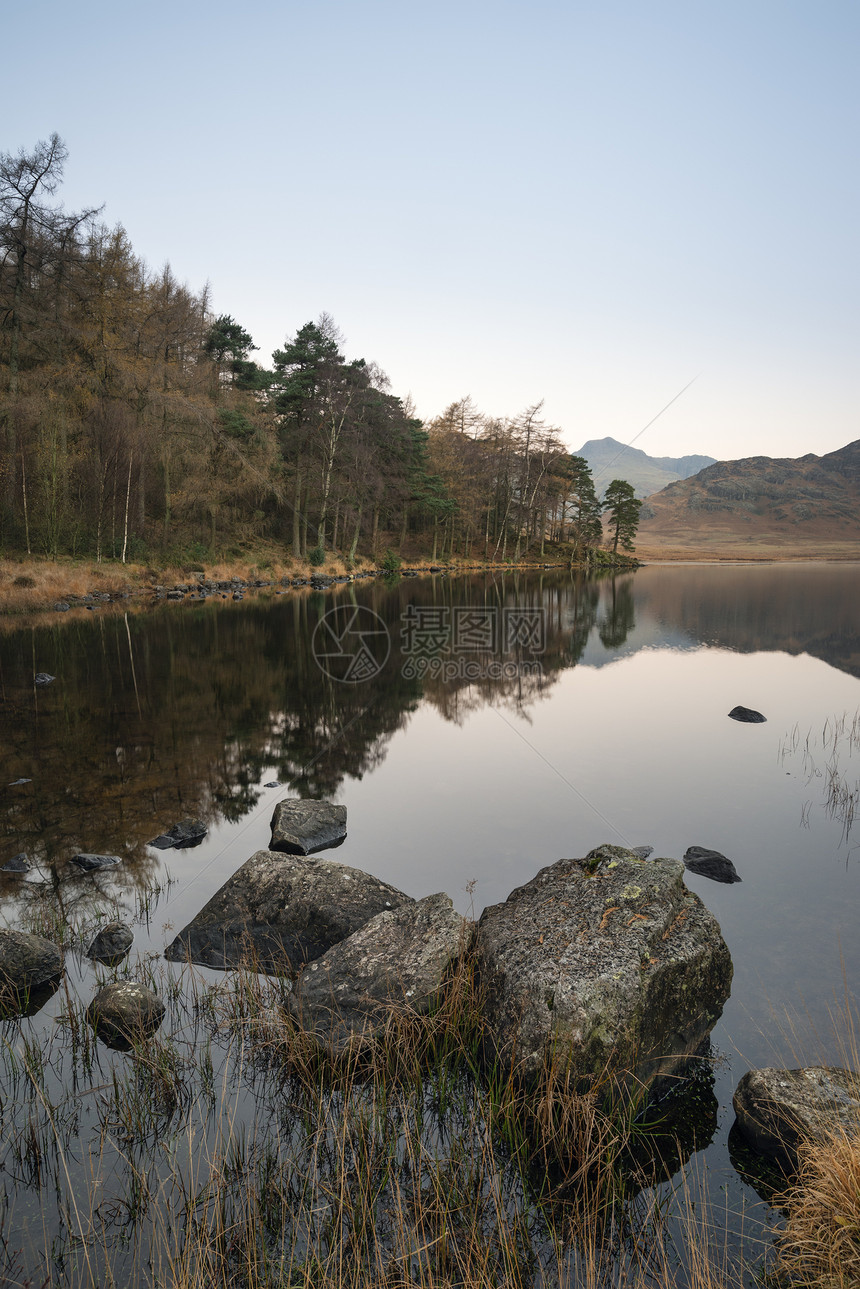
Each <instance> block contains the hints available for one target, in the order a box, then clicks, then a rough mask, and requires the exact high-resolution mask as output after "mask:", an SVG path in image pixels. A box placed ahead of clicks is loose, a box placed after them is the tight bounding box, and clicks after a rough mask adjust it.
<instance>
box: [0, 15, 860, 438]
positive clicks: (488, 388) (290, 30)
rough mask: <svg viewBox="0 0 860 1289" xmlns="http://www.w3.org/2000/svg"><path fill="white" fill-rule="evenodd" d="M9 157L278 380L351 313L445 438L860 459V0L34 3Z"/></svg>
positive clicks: (13, 66)
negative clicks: (511, 422)
mask: <svg viewBox="0 0 860 1289" xmlns="http://www.w3.org/2000/svg"><path fill="white" fill-rule="evenodd" d="M2 31H3V37H4V46H5V50H6V56H5V58H4V76H3V80H4V85H3V100H4V104H5V108H4V111H3V127H2V132H0V149H2V150H5V151H17V149H18V148H19V147H20V146H31V145H32V144H33V143H34V142H35V141H36V139H38V138H44V137H46V136H47V135H48V134H50V133H51V131H52V130H56V131H58V133H59V134H61V135H62V136H63V138H64V139H65V140H66V142H67V144H68V147H69V151H70V159H69V164H68V167H67V176H66V183H65V185H64V189H63V192H64V196H65V200H66V203H67V204H68V205H69V206H72V207H74V206H79V205H85V204H94V203H98V202H105V204H106V209H105V218H106V220H107V221H108V222H110V223H116V222H121V223H122V224H124V225H125V227H126V229H127V230H128V233H129V235H130V237H131V240H132V243H133V245H134V247H135V249H136V250H137V251H138V253H139V254H141V255H143V256H144V258H145V259H146V260H147V261H148V262H149V263H150V264H151V265H152V266H153V267H159V266H160V265H161V264H162V263H163V262H164V261H165V260H169V261H170V263H171V264H172V266H173V269H174V271H175V273H176V274H177V276H178V277H179V278H180V279H182V280H184V281H187V282H188V283H189V285H191V286H192V287H200V286H202V285H203V283H204V282H206V281H207V280H208V281H209V282H210V283H211V287H212V298H213V304H214V307H215V309H216V311H218V312H225V313H231V314H233V315H234V317H236V318H238V319H239V320H240V321H241V322H242V323H243V324H244V325H245V326H246V327H247V328H248V329H249V330H250V331H251V333H252V334H253V336H254V338H255V340H256V342H257V344H258V345H259V346H260V354H259V355H257V356H258V357H259V358H260V359H261V360H262V361H264V362H268V360H269V357H270V355H271V351H272V349H273V348H275V347H277V346H280V345H281V344H282V343H283V341H284V338H285V337H286V336H287V335H288V334H292V333H293V332H295V331H296V330H297V328H298V327H299V326H301V325H302V323H304V322H306V321H307V320H308V319H310V318H315V317H317V316H318V315H319V314H320V313H321V312H322V311H324V310H325V311H327V312H329V313H330V314H332V315H333V317H334V318H335V320H336V322H337V323H338V325H339V326H340V327H341V329H342V331H343V332H344V334H345V336H346V339H347V352H348V354H349V356H350V357H358V356H363V357H366V358H373V359H376V361H378V362H379V363H380V364H381V365H382V366H383V367H384V368H385V369H386V370H387V371H388V373H389V375H390V376H391V379H392V382H393V387H394V390H395V392H397V393H399V394H401V395H406V394H407V393H410V392H411V394H412V396H413V398H414V399H415V402H416V405H417V409H418V412H419V414H420V415H422V416H424V417H425V418H426V417H430V416H432V415H434V414H435V413H437V412H439V411H441V409H442V408H443V406H444V405H445V404H446V403H447V402H450V401H452V400H453V399H456V398H459V397H461V396H462V395H464V394H469V393H470V394H471V395H472V396H473V398H474V399H475V401H476V402H477V404H478V405H479V406H480V407H481V408H482V409H484V410H486V411H488V412H493V413H496V414H499V415H502V414H514V413H516V412H517V411H518V410H520V409H521V408H522V407H524V406H525V405H527V404H529V403H532V402H535V401H537V400H538V399H540V398H544V399H545V400H546V401H545V410H546V415H547V418H548V419H549V420H550V421H552V422H554V423H555V424H557V425H559V426H560V427H561V428H562V430H563V432H564V434H565V438H566V440H567V441H568V443H569V444H570V446H571V447H574V448H575V447H578V446H579V445H580V444H581V443H582V442H583V441H584V440H585V439H587V438H599V437H602V436H604V435H607V434H611V435H613V436H614V437H616V438H619V439H621V440H624V441H629V440H631V439H632V438H633V437H634V436H635V435H636V434H637V433H638V431H639V430H640V429H641V428H642V426H643V425H644V424H645V423H646V422H647V421H648V420H649V419H650V418H651V417H652V416H653V415H654V414H655V413H656V412H657V411H659V409H660V408H661V407H662V406H663V405H664V404H665V403H667V402H668V401H669V400H670V399H671V398H672V397H673V395H675V394H676V393H677V392H678V391H679V390H680V389H681V388H682V386H684V385H685V384H686V383H687V382H688V381H689V380H690V379H691V378H692V377H694V376H698V379H697V380H696V383H695V384H694V385H693V386H692V388H691V389H690V390H689V391H688V392H687V393H685V394H684V396H683V397H682V398H681V399H679V400H678V402H677V403H675V404H674V406H673V407H672V408H671V409H670V410H669V411H668V412H667V413H666V415H665V416H664V417H662V418H661V420H660V421H659V422H658V423H657V424H656V425H654V426H653V427H652V428H651V429H649V430H648V431H647V432H646V434H644V435H643V436H642V437H641V438H640V439H638V440H637V446H638V447H641V448H644V449H645V450H646V451H648V452H651V453H653V454H656V455H661V454H672V455H675V454H680V453H685V452H707V453H710V454H711V455H713V456H717V457H722V458H726V457H736V456H746V455H751V454H756V453H766V454H768V455H774V456H797V455H800V454H802V453H805V452H808V451H814V452H826V451H832V450H833V449H835V448H837V447H840V446H842V445H843V444H845V443H847V442H849V441H851V440H853V439H856V438H860V418H858V407H860V397H858V396H860V373H858V340H860V310H858V277H860V274H858V246H857V239H858V229H860V210H858V206H860V202H858V189H860V169H858V156H857V152H858V138H860V131H858V124H860V120H858V118H860V111H858V104H860V89H859V88H858V84H860V78H858V71H857V69H858V66H860V5H858V4H857V3H856V0H844V2H841V3H835V2H833V0H819V3H817V4H813V3H811V0H808V2H806V3H796V2H795V0H722V2H721V3H719V4H716V3H711V4H705V3H701V2H699V0H683V2H681V0H677V2H669V0H647V2H646V0H640V2H639V3H634V0H589V2H587V3H578V2H577V0H570V2H569V3H557V2H552V0H536V2H535V3H531V4H528V5H526V4H525V3H522V2H520V0H517V2H516V3H504V2H503V0H493V3H487V2H485V0H461V3H458V4H454V3H451V2H450V0H437V2H436V3H434V4H432V5H430V4H422V5H418V4H414V3H411V2H410V0H400V3H392V2H391V0H371V2H368V0H361V2H355V3H348V2H346V0H342V2H337V0H316V2H315V3H313V4H309V3H303V4H298V3H295V0H284V2H283V3H280V4H270V3H263V0H246V3H245V4H244V5H243V6H241V7H240V6H238V5H232V4H231V5H228V4H225V3H223V2H222V0H209V2H207V3H206V4H203V3H196V2H193V3H192V2H188V0H176V2H175V3H172V4H167V3H164V2H163V0H153V2H152V3H150V4H148V5H145V6H140V5H135V6H131V5H124V4H121V3H120V4H118V3H117V2H116V0H110V3H107V2H106V0H80V2H79V3H78V4H77V5H74V6H70V5H67V4H59V3H56V2H55V0H28V3H27V4H26V5H22V6H19V7H17V9H16V11H15V12H14V13H9V12H7V14H6V16H5V17H4V20H3V27H2Z"/></svg>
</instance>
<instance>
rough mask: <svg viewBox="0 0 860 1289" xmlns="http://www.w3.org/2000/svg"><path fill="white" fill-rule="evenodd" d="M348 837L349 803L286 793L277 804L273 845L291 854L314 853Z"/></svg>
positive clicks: (273, 847) (274, 817)
mask: <svg viewBox="0 0 860 1289" xmlns="http://www.w3.org/2000/svg"><path fill="white" fill-rule="evenodd" d="M344 837H346V806H333V805H332V804H331V803H330V802H328V801H303V800H302V799H301V797H286V798H285V799H284V800H283V801H279V802H278V804H277V805H276V806H275V812H274V814H273V815H272V840H271V842H270V843H269V848H270V849H271V850H283V851H286V853H287V854H288V855H310V854H311V853H312V852H313V851H317V850H327V849H328V848H329V847H331V846H339V845H340V844H341V842H342V841H343V839H344Z"/></svg>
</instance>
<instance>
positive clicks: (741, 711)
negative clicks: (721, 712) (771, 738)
mask: <svg viewBox="0 0 860 1289" xmlns="http://www.w3.org/2000/svg"><path fill="white" fill-rule="evenodd" d="M729 716H731V718H732V720H733V721H744V722H745V723H746V724H747V725H761V724H763V723H764V722H765V721H766V720H767V717H766V716H762V714H761V712H757V711H755V710H754V709H753V708H752V707H733V708H732V710H731V711H730V712H729Z"/></svg>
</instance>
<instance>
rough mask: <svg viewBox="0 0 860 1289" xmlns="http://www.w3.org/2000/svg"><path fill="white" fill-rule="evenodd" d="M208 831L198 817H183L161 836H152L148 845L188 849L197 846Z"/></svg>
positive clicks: (165, 848) (160, 848)
mask: <svg viewBox="0 0 860 1289" xmlns="http://www.w3.org/2000/svg"><path fill="white" fill-rule="evenodd" d="M208 831H209V829H208V828H207V827H206V825H205V824H204V823H202V822H201V820H199V819H183V820H182V821H181V822H180V823H178V824H174V825H173V827H172V828H170V829H168V831H167V832H163V833H162V834H161V836H159V837H154V838H153V839H152V841H151V842H149V845H150V846H154V847H155V848H156V850H170V849H171V848H174V849H176V850H189V849H190V848H191V847H192V846H199V845H200V843H201V841H202V840H203V838H204V837H205V836H206V834H207V832H208Z"/></svg>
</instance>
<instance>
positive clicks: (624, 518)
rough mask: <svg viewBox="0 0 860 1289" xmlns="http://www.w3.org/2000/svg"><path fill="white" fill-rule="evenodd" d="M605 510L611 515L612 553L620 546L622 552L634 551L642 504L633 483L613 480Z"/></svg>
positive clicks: (604, 505)
mask: <svg viewBox="0 0 860 1289" xmlns="http://www.w3.org/2000/svg"><path fill="white" fill-rule="evenodd" d="M603 509H604V510H605V511H606V512H607V513H608V515H609V531H610V532H611V533H612V552H613V554H615V553H617V551H618V547H619V544H620V546H621V548H622V550H626V551H632V550H633V538H634V537H635V536H636V530H637V529H638V527H639V511H640V510H641V509H642V502H641V501H638V500H637V498H636V494H635V492H634V490H633V485H632V483H628V482H627V480H626V479H613V480H612V482H611V483H610V485H609V487H608V488H607V489H606V492H605V494H604V497H603Z"/></svg>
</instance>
